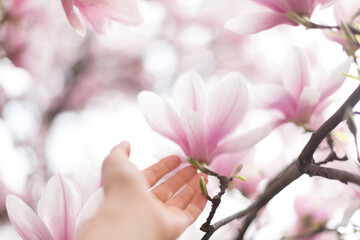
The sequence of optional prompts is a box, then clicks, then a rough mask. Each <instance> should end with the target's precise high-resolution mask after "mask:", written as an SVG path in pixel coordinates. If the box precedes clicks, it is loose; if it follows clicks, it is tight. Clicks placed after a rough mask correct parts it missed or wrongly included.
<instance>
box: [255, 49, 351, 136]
mask: <svg viewBox="0 0 360 240" xmlns="http://www.w3.org/2000/svg"><path fill="white" fill-rule="evenodd" d="M350 64H351V59H348V60H347V61H345V62H344V63H342V64H340V65H339V66H337V67H336V68H335V69H333V70H332V71H331V72H330V73H329V74H327V75H315V74H313V73H314V70H315V69H310V66H309V62H308V60H307V58H306V56H305V54H304V53H303V52H302V51H301V50H300V49H298V48H293V49H292V50H291V51H290V53H289V54H288V56H287V57H286V60H285V64H284V67H283V69H284V71H283V75H282V84H262V85H257V86H255V88H254V89H255V94H256V97H257V98H256V99H255V101H256V104H257V105H258V106H260V107H263V108H268V109H276V110H278V111H280V113H281V117H280V120H279V121H278V123H277V124H276V125H280V124H282V123H285V122H294V123H295V124H297V125H299V126H304V127H305V128H307V129H312V130H314V129H313V128H315V129H316V128H317V126H318V125H319V124H321V123H322V122H323V120H324V119H323V112H324V109H325V108H326V107H328V106H329V105H330V103H331V102H332V101H331V100H330V99H329V97H330V96H331V95H332V94H333V93H334V92H335V91H336V90H337V89H338V88H339V87H340V86H341V84H342V83H343V81H344V79H345V76H344V75H342V74H340V73H341V72H347V71H348V70H349V66H350Z"/></svg>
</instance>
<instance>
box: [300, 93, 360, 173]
mask: <svg viewBox="0 0 360 240" xmlns="http://www.w3.org/2000/svg"><path fill="white" fill-rule="evenodd" d="M359 100H360V86H358V87H357V88H356V89H355V91H354V92H353V93H352V94H351V95H350V97H349V98H348V99H347V100H346V101H345V103H344V104H343V105H342V106H341V107H340V108H339V109H338V110H337V111H336V112H335V113H334V114H333V115H332V116H331V117H330V118H329V119H328V120H327V121H326V122H325V123H324V124H322V125H321V126H320V128H319V129H318V130H317V131H316V132H314V133H313V134H312V136H311V138H310V140H309V141H308V142H307V144H306V146H305V147H304V149H303V151H302V152H301V153H300V155H299V157H298V167H299V170H300V171H301V172H305V167H306V165H309V164H311V159H312V156H313V154H314V153H315V151H316V149H317V148H318V146H319V145H320V143H321V142H322V140H323V139H325V138H326V136H327V135H328V134H329V133H330V132H331V131H332V130H334V128H335V127H336V126H337V125H338V124H339V123H341V122H342V121H343V118H344V115H345V113H346V111H347V109H348V108H353V107H354V106H355V105H356V103H357V102H358V101H359Z"/></svg>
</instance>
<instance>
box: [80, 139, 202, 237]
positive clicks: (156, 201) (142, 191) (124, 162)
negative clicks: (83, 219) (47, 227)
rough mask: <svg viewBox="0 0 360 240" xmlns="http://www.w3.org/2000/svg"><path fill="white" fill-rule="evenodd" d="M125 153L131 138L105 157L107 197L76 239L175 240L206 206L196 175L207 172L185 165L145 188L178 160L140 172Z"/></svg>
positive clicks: (170, 168) (158, 164) (164, 162)
mask: <svg viewBox="0 0 360 240" xmlns="http://www.w3.org/2000/svg"><path fill="white" fill-rule="evenodd" d="M129 155H130V145H129V143H127V142H122V143H121V144H119V145H117V146H116V147H114V149H113V150H112V151H111V153H110V155H109V156H108V157H107V158H106V159H105V161H104V164H103V169H102V171H103V184H104V190H105V196H106V197H105V201H104V203H103V204H102V206H101V207H100V209H99V211H98V213H97V214H96V216H95V217H94V218H93V219H92V220H91V221H90V223H89V224H88V225H87V226H86V227H85V229H84V230H83V231H82V233H81V234H80V237H79V238H78V240H100V239H107V240H111V239H131V240H137V239H142V240H143V239H147V240H152V239H154V240H162V239H164V240H170V239H175V238H176V237H177V236H179V235H180V234H181V233H182V232H183V231H184V230H185V229H186V228H187V227H188V226H189V225H190V224H192V223H193V222H194V221H195V220H196V219H197V217H198V216H199V215H200V213H201V212H202V210H203V209H204V207H205V205H206V201H207V200H206V197H205V196H204V195H203V194H202V192H201V190H200V187H199V178H200V177H201V176H203V177H204V178H205V179H207V178H206V175H204V174H197V173H196V169H194V168H193V167H191V166H188V167H185V168H183V169H181V170H180V171H178V172H177V173H176V174H174V175H173V176H171V177H170V178H169V179H167V180H166V181H165V182H163V183H161V184H160V185H158V186H157V187H155V188H154V189H152V190H151V191H148V189H149V188H150V187H153V186H154V185H155V184H156V183H157V182H158V181H159V180H160V179H162V178H163V177H164V176H165V175H166V174H168V173H170V172H171V171H173V170H174V169H175V168H176V167H178V166H179V165H180V163H181V160H180V159H179V158H178V157H176V156H169V157H166V158H164V159H162V160H160V161H159V162H158V163H156V164H154V165H152V166H150V167H149V168H147V169H145V170H144V171H142V174H141V173H140V171H139V170H138V169H137V168H136V167H135V166H134V165H133V164H132V163H131V162H130V161H129ZM184 186H185V187H184ZM182 187H184V188H183V189H182V190H181V191H180V192H178V193H177V194H176V195H175V193H176V192H177V191H178V190H180V189H181V188H182Z"/></svg>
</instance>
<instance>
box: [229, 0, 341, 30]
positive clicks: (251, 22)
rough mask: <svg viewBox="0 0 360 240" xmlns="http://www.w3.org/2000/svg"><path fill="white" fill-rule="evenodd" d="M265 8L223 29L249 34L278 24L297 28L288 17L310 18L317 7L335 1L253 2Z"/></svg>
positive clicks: (284, 0)
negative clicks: (291, 15) (294, 15)
mask: <svg viewBox="0 0 360 240" xmlns="http://www.w3.org/2000/svg"><path fill="white" fill-rule="evenodd" d="M253 1H254V2H256V3H258V4H260V5H262V6H264V7H265V8H267V9H266V10H265V11H263V12H256V13H255V12H254V13H250V14H244V15H241V16H239V17H236V18H233V19H231V20H229V21H228V22H226V23H225V27H226V28H228V29H230V30H231V31H233V32H236V33H239V34H251V33H257V32H261V31H263V30H266V29H269V28H272V27H275V26H277V25H280V24H289V25H293V26H297V25H298V23H297V22H295V21H294V20H293V19H291V18H290V17H289V16H288V13H295V14H297V15H298V16H299V17H302V16H305V17H307V18H310V17H311V15H312V13H313V11H314V10H315V8H316V7H317V6H319V5H322V6H323V7H327V6H329V5H331V4H332V3H333V2H334V1H335V0H300V1H299V0H253Z"/></svg>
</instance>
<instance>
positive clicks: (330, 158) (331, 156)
mask: <svg viewBox="0 0 360 240" xmlns="http://www.w3.org/2000/svg"><path fill="white" fill-rule="evenodd" d="M347 160H348V157H347V156H344V157H342V158H339V157H338V156H337V155H336V153H335V152H331V153H330V154H329V155H328V156H327V157H326V158H325V159H324V160H323V161H320V162H317V163H315V165H317V166H320V165H324V164H327V163H329V162H333V161H342V162H344V161H347Z"/></svg>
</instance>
